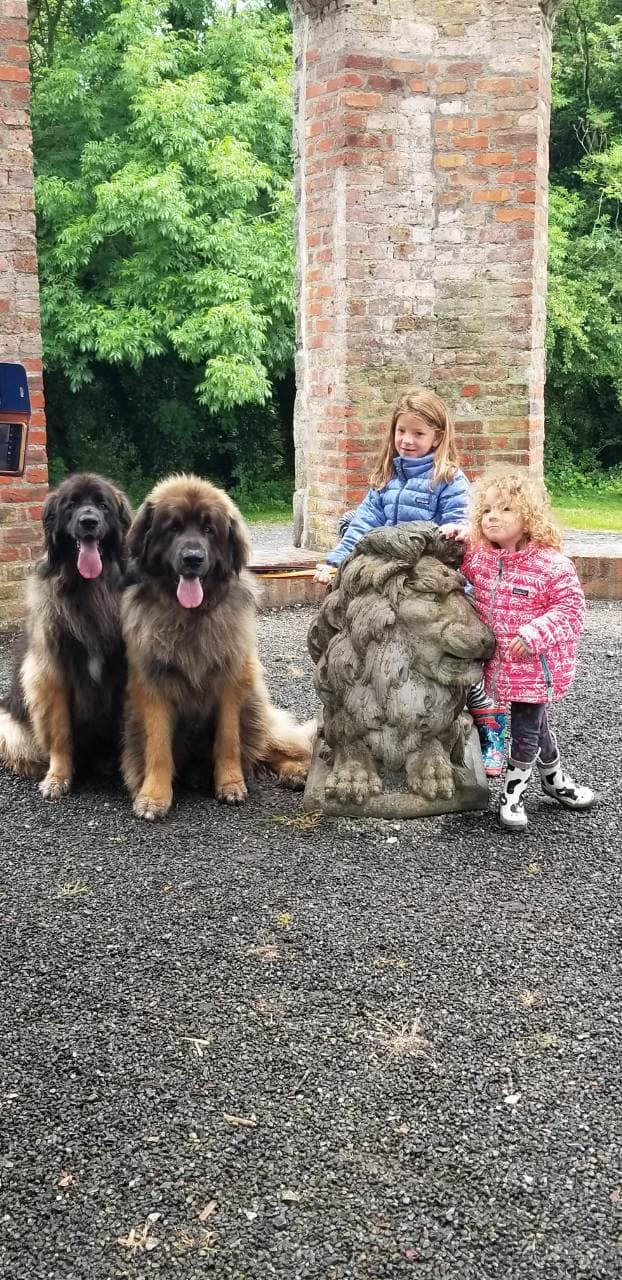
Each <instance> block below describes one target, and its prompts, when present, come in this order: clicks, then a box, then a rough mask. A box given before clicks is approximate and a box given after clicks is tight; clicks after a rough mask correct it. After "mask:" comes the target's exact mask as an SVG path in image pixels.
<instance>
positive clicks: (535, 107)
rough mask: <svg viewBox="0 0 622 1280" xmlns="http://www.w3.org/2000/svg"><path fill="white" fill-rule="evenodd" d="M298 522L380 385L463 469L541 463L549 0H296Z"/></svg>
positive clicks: (367, 441)
mask: <svg viewBox="0 0 622 1280" xmlns="http://www.w3.org/2000/svg"><path fill="white" fill-rule="evenodd" d="M297 3H298V4H299V6H300V7H297V8H296V10H295V12H294V33H295V59H296V115H295V119H296V124H295V140H296V183H297V195H298V357H297V400H296V413H295V438H296V454H297V486H296V487H297V494H296V513H297V532H298V534H299V536H300V537H301V539H302V542H303V545H305V546H318V547H321V546H327V545H330V544H332V543H333V541H334V539H335V531H336V520H337V517H338V515H339V513H340V512H341V511H342V510H343V508H344V507H346V506H350V505H352V504H353V503H355V502H357V501H358V500H359V499H360V498H361V496H362V495H363V493H364V492H365V488H366V485H367V477H368V475H369V470H370V462H371V459H372V457H373V455H374V452H375V449H376V447H377V444H378V440H379V436H380V434H381V432H382V430H383V429H384V427H385V424H386V421H387V413H388V409H389V406H390V404H391V402H392V401H393V400H394V398H395V396H396V393H397V392H398V391H399V390H400V389H402V388H403V387H404V386H406V385H408V384H409V383H413V382H420V383H422V384H423V385H424V386H427V387H433V388H434V389H435V390H436V391H438V392H439V394H440V395H442V396H443V397H445V398H447V400H448V401H449V403H450V404H451V406H452V407H453V409H454V413H455V416H456V418H457V420H458V424H459V436H460V443H461V455H462V459H463V462H464V465H465V467H466V469H467V471H470V472H471V473H474V472H477V470H478V469H480V468H481V467H482V465H483V464H485V463H487V462H488V461H490V460H492V459H494V458H499V457H505V458H508V459H512V460H515V461H517V462H520V463H523V464H526V465H528V466H529V467H530V468H531V469H532V470H534V471H536V472H540V471H541V467H542V444H543V388H544V326H545V290H546V236H547V180H548V133H549V103H550V60H551V56H550V55H551V31H550V21H551V17H552V11H553V9H554V8H555V7H557V0H543V5H542V6H540V5H539V4H538V3H537V2H536V0H493V2H492V3H490V0H351V2H350V3H349V4H347V3H344V0H330V2H329V3H328V4H326V5H325V6H324V5H323V0H297Z"/></svg>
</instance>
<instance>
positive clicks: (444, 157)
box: [434, 151, 467, 169]
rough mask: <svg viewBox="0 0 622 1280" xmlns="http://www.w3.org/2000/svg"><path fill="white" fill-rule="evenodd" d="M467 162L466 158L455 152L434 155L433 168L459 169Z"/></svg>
mask: <svg viewBox="0 0 622 1280" xmlns="http://www.w3.org/2000/svg"><path fill="white" fill-rule="evenodd" d="M466 162H467V158H466V156H463V155H461V154H460V153H459V152H457V151H447V152H442V153H441V154H440V155H438V154H437V155H435V157H434V166H435V168H436V169H460V168H461V167H462V165H465V164H466Z"/></svg>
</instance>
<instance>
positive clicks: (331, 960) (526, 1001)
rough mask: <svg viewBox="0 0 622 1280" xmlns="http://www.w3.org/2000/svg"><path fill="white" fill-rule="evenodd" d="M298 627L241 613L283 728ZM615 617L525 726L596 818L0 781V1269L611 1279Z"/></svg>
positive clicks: (4, 648) (617, 1014)
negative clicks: (500, 823) (549, 707)
mask: <svg viewBox="0 0 622 1280" xmlns="http://www.w3.org/2000/svg"><path fill="white" fill-rule="evenodd" d="M310 618H311V610H308V609H300V610H291V611H283V612H274V613H267V614H265V615H263V616H262V618H261V620H260V640H261V648H262V653H263V656H264V660H265V663H266V667H267V670H268V677H269V683H270V686H271V688H272V690H273V692H274V694H275V695H276V696H277V697H278V698H279V699H280V701H281V702H282V703H283V704H286V705H288V706H290V707H291V708H292V709H294V710H295V711H296V712H297V713H299V714H307V713H308V712H309V711H310V710H311V709H312V708H313V706H314V702H313V694H312V687H311V679H310V671H311V667H310V661H309V659H308V657H307V655H306V647H305V634H306V628H307V625H308V622H309V621H310ZM621 621H622V607H620V606H618V605H612V606H608V605H593V606H591V607H590V610H589V622H588V630H587V634H586V637H585V642H584V645H583V650H582V657H581V662H580V669H579V674H578V679H577V683H576V686H575V689H574V691H573V693H572V695H571V697H570V698H569V699H568V700H567V702H565V703H564V704H562V705H561V706H560V707H559V709H558V714H557V715H556V719H557V724H558V727H559V729H560V733H561V738H562V741H563V743H564V746H565V749H566V754H567V758H568V760H569V762H570V763H571V765H572V767H573V768H576V769H577V772H578V773H579V774H580V775H581V778H582V779H585V780H586V781H588V782H592V783H593V784H595V785H596V786H597V788H598V790H599V792H600V802H599V805H598V807H597V808H596V809H595V810H593V812H592V813H590V814H587V815H581V816H580V815H572V814H568V813H565V812H563V811H561V810H560V809H559V808H557V807H555V806H554V805H553V804H552V803H550V802H549V801H546V800H544V799H543V798H540V797H539V796H538V794H537V791H536V789H535V787H534V788H533V790H532V791H531V792H530V796H529V811H530V814H531V818H532V825H531V827H530V829H529V832H528V834H527V835H526V836H525V837H520V836H516V835H513V834H512V833H505V832H501V831H500V830H499V829H498V827H497V825H496V820H495V817H494V814H493V812H492V810H491V812H490V813H489V814H469V815H463V816H455V817H446V818H440V819H425V820H420V821H414V822H412V823H407V822H402V823H397V824H392V823H386V822H384V823H383V822H379V821H369V822H362V821H360V820H349V819H337V820H332V819H322V820H320V821H319V822H318V824H317V825H316V826H311V827H310V828H308V829H305V828H304V826H301V825H297V823H298V820H299V819H300V818H301V817H302V807H301V798H300V797H299V796H292V795H291V794H290V793H287V792H283V791H281V790H280V789H279V788H278V786H277V785H276V783H274V782H273V781H271V780H264V781H263V782H262V783H261V785H258V786H257V787H256V788H255V790H254V791H253V794H252V796H251V798H250V800H249V802H248V804H247V805H246V806H245V807H244V808H242V809H241V810H240V811H239V812H231V811H229V810H226V809H222V808H220V807H218V806H217V805H216V803H215V802H214V801H213V800H211V799H210V798H206V797H203V796H201V795H199V794H197V793H194V792H192V793H191V792H184V793H182V794H180V796H179V797H178V801H177V804H176V806H175V809H174V811H173V813H172V815H171V818H170V820H169V821H168V822H166V823H165V824H163V825H161V826H155V827H149V826H147V825H145V824H143V825H141V824H139V823H138V822H137V821H135V820H134V819H133V818H132V817H131V813H130V809H129V804H128V801H127V799H126V797H125V796H124V795H123V793H122V791H121V790H120V789H118V788H115V787H114V786H113V785H112V784H108V785H103V786H101V787H92V788H87V789H85V790H81V791H79V792H77V793H76V794H75V795H72V796H71V797H69V798H68V799H67V800H66V801H64V802H63V803H60V804H53V803H48V804H46V803H44V802H43V801H42V800H40V799H39V797H38V795H37V793H36V790H35V789H34V787H33V785H32V784H31V783H29V782H25V781H21V780H18V779H15V778H13V777H11V776H9V775H6V774H2V778H1V785H0V815H1V816H0V821H1V824H2V831H3V842H2V844H3V851H2V870H3V875H2V882H1V889H0V915H1V917H2V930H1V933H0V939H1V942H0V948H1V955H0V962H1V966H2V968H1V972H2V978H3V981H2V983H1V985H0V1026H1V1027H2V1056H1V1061H0V1109H1V1112H2V1114H1V1117H0V1132H1V1138H0V1176H1V1193H0V1205H1V1207H0V1273H1V1274H2V1276H3V1278H6V1280H43V1278H44V1277H45V1280H51V1278H52V1277H53V1278H54V1280H73V1278H74V1277H76V1280H77V1278H78V1277H79V1278H83V1277H84V1278H87V1277H88V1280H92V1278H93V1280H116V1278H117V1277H129V1278H131V1280H143V1278H145V1280H147V1278H149V1277H151V1276H159V1275H166V1276H169V1275H171V1276H173V1275H174V1276H180V1277H202V1276H204V1275H207V1274H212V1275H215V1276H217V1277H223V1278H224V1277H235V1278H236V1280H267V1278H268V1277H275V1276H276V1277H279V1278H281V1280H296V1278H297V1277H301V1278H307V1277H309V1278H310V1277H313V1278H314V1280H346V1277H347V1278H351V1280H365V1278H367V1277H373V1278H374V1280H375V1278H376V1277H377V1278H378V1280H380V1278H381V1277H401V1276H415V1277H434V1278H437V1277H438V1278H439V1280H440V1278H443V1280H444V1278H447V1280H488V1278H489V1277H490V1278H491V1280H492V1278H493V1277H494V1278H496V1277H499V1278H500V1280H501V1278H502V1280H507V1278H508V1277H510V1278H512V1280H513V1278H514V1277H525V1278H529V1280H533V1278H534V1277H536V1276H538V1277H540V1276H542V1277H545V1280H562V1277H563V1280H567V1278H568V1277H575V1276H580V1277H591V1278H593V1280H596V1278H597V1277H599V1278H600V1277H602V1278H603V1280H604V1277H607V1278H608V1280H611V1277H614V1276H618V1275H621V1274H622V1157H621V1152H622V1078H621V1075H620V1052H621V1048H622V1045H621V1035H620V1032H621V1020H622V1011H621V1001H620V991H621V990H622V974H621V972H620V970H621V959H620V955H621V951H620V944H621V925H622V910H621V906H620V890H621V880H622V877H621V872H620V828H621V807H620V769H619V757H620V730H619V724H620V714H621V711H622V707H621V692H620V659H621V655H622V644H621V640H620V635H621V629H620V623H621ZM9 649H10V645H9V642H8V640H6V638H5V639H3V640H2V641H1V642H0V668H2V667H3V665H4V671H5V672H6V661H7V659H8V655H9ZM1 674H2V671H1V670H0V675H1ZM227 1117H229V1118H227ZM213 1202H214V1203H213ZM149 1215H155V1216H152V1217H149ZM119 1241H123V1242H124V1243H120V1242H119ZM147 1246H148V1247H147Z"/></svg>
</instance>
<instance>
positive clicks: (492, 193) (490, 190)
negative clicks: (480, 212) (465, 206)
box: [471, 187, 512, 204]
mask: <svg viewBox="0 0 622 1280" xmlns="http://www.w3.org/2000/svg"><path fill="white" fill-rule="evenodd" d="M511 199H512V192H511V190H510V188H509V187H485V188H484V189H483V190H481V191H472V192H471V200H472V201H473V204H490V203H493V204H501V203H502V202H503V201H504V200H511Z"/></svg>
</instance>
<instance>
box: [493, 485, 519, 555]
mask: <svg viewBox="0 0 622 1280" xmlns="http://www.w3.org/2000/svg"><path fill="white" fill-rule="evenodd" d="M482 533H483V535H484V537H485V538H486V539H487V540H488V542H494V543H495V544H496V546H498V547H501V550H502V551H515V550H516V548H517V546H518V544H519V542H520V540H521V538H522V537H523V536H524V534H525V522H524V520H523V517H522V516H521V514H520V512H519V510H518V507H516V506H515V505H514V504H513V503H512V502H511V501H508V499H506V498H502V497H501V494H500V493H499V491H498V489H495V488H494V487H492V486H491V488H490V489H487V490H486V493H485V495H484V506H483V509H482Z"/></svg>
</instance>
